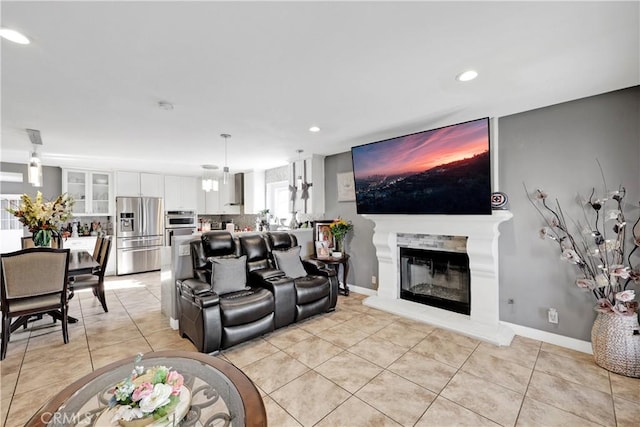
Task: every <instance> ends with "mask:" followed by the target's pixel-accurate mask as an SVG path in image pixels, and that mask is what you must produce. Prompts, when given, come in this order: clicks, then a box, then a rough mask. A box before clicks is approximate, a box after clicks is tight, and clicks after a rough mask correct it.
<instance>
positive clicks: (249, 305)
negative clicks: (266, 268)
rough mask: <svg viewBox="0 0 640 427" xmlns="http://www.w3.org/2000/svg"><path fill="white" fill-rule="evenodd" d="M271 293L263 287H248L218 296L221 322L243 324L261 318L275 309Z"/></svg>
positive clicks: (232, 324) (228, 324)
mask: <svg viewBox="0 0 640 427" xmlns="http://www.w3.org/2000/svg"><path fill="white" fill-rule="evenodd" d="M274 304H275V302H274V298H273V294H272V293H271V292H269V291H268V290H266V289H264V288H249V290H246V291H241V292H233V293H229V294H227V295H225V296H224V297H222V298H220V310H221V316H222V324H223V325H224V326H225V327H228V326H236V325H244V324H247V323H251V322H254V321H256V320H258V319H261V318H263V317H265V316H267V315H269V314H270V313H273V311H274V309H275V305H274Z"/></svg>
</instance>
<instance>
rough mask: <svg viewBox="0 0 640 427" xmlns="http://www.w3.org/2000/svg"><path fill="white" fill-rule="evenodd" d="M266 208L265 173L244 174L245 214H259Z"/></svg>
mask: <svg viewBox="0 0 640 427" xmlns="http://www.w3.org/2000/svg"><path fill="white" fill-rule="evenodd" d="M265 208H266V184H265V171H263V170H254V171H252V172H245V174H244V213H245V214H258V213H259V212H260V211H261V210H264V209H265Z"/></svg>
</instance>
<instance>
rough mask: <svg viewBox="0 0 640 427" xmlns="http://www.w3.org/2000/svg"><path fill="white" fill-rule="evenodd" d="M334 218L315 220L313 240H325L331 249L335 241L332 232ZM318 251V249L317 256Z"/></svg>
mask: <svg viewBox="0 0 640 427" xmlns="http://www.w3.org/2000/svg"><path fill="white" fill-rule="evenodd" d="M332 223H333V220H320V221H314V222H313V240H314V241H315V242H325V243H326V245H327V248H328V249H329V250H330V251H331V250H332V249H333V248H334V246H335V242H334V241H333V234H331V224H332ZM317 256H318V251H317V250H316V257H317Z"/></svg>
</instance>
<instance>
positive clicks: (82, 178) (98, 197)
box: [62, 169, 113, 216]
mask: <svg viewBox="0 0 640 427" xmlns="http://www.w3.org/2000/svg"><path fill="white" fill-rule="evenodd" d="M112 181H113V179H112V176H111V173H109V172H98V171H86V170H76V169H63V171H62V192H63V193H68V194H69V195H70V196H71V197H73V199H74V200H75V203H74V205H73V208H72V210H73V215H74V216H89V215H91V216H96V215H105V216H106V215H113V184H112Z"/></svg>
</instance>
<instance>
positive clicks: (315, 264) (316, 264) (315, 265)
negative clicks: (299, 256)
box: [302, 259, 337, 277]
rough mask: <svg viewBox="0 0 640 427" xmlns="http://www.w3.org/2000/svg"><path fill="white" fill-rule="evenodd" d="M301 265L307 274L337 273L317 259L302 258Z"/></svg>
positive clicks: (328, 275)
mask: <svg viewBox="0 0 640 427" xmlns="http://www.w3.org/2000/svg"><path fill="white" fill-rule="evenodd" d="M302 265H303V266H304V269H305V270H306V271H307V273H308V274H313V275H316V276H324V277H333V276H336V275H337V273H336V270H335V268H333V267H331V266H330V265H327V264H325V263H324V262H322V261H320V260H317V259H305V260H302Z"/></svg>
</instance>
